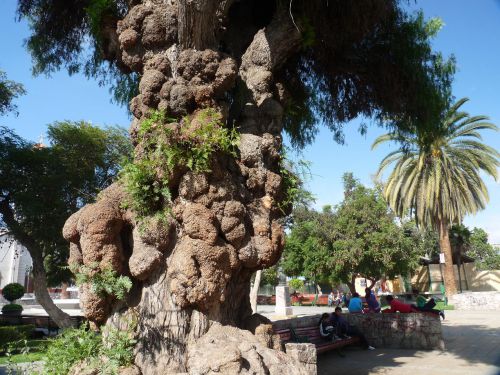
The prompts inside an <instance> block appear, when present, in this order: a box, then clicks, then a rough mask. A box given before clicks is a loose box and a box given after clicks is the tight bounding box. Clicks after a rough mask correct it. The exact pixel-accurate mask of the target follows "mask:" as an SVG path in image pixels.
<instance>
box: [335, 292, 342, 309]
mask: <svg viewBox="0 0 500 375" xmlns="http://www.w3.org/2000/svg"><path fill="white" fill-rule="evenodd" d="M343 298H344V292H342V294H341V293H340V290H337V299H336V302H335V304H336V305H337V306H340V304H341V303H342V301H343Z"/></svg>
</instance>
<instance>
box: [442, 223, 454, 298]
mask: <svg viewBox="0 0 500 375" xmlns="http://www.w3.org/2000/svg"><path fill="white" fill-rule="evenodd" d="M439 247H440V248H441V252H442V253H443V254H444V261H445V263H444V286H445V289H446V296H447V297H448V298H450V297H451V296H452V295H454V294H457V283H456V281H455V274H454V272H453V256H452V252H451V243H450V236H449V226H448V223H447V222H446V221H445V220H440V221H439Z"/></svg>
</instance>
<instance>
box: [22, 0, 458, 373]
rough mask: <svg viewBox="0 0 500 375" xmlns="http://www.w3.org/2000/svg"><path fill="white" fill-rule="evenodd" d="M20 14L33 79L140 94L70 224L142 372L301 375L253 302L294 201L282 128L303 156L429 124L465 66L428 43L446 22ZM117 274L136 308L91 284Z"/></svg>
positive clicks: (94, 316) (296, 10)
mask: <svg viewBox="0 0 500 375" xmlns="http://www.w3.org/2000/svg"><path fill="white" fill-rule="evenodd" d="M18 12H19V15H20V16H21V17H24V16H26V17H28V19H29V20H30V22H31V26H32V31H33V33H32V36H31V37H30V38H29V39H28V42H27V46H28V48H29V49H30V50H31V52H32V54H33V57H34V61H35V64H34V67H35V72H50V71H52V70H54V69H58V68H60V67H67V68H68V70H69V71H70V72H75V71H78V70H79V69H83V70H84V72H85V73H86V74H88V75H89V76H93V77H99V78H100V79H102V80H104V82H106V81H111V82H112V83H113V84H114V88H115V93H116V94H117V98H118V99H124V98H126V97H127V95H128V94H131V95H135V96H134V97H133V99H132V100H131V101H130V111H131V113H132V114H133V121H132V125H131V128H130V133H131V137H132V139H133V142H134V144H135V160H134V162H133V164H131V165H129V166H127V167H126V168H125V170H124V171H123V173H122V177H121V178H120V180H119V181H118V182H116V183H115V184H114V185H112V186H111V187H110V188H108V189H106V190H105V191H103V192H102V194H101V195H100V198H99V200H98V201H97V202H96V203H95V204H91V205H88V206H85V207H84V208H83V209H81V210H80V211H78V212H77V213H75V214H74V215H73V216H72V217H71V218H70V219H69V220H68V221H67V223H66V225H65V227H64V236H65V237H66V238H67V239H68V240H69V241H70V242H71V257H70V263H71V264H72V267H73V269H74V270H75V271H76V272H80V273H81V272H86V273H87V275H86V276H85V277H86V280H87V281H88V282H87V284H86V286H84V288H83V295H82V302H83V305H84V312H85V315H86V316H87V317H88V318H89V319H90V320H91V321H93V322H94V323H95V325H96V326H100V325H103V324H107V325H111V324H115V325H117V326H121V324H123V321H124V318H125V317H127V319H129V320H133V321H135V322H136V323H137V324H136V329H135V332H136V335H137V340H138V341H137V345H136V348H135V364H136V365H137V367H138V369H140V371H142V373H143V374H163V373H182V372H189V373H200V374H205V373H211V371H219V372H222V373H231V374H233V373H247V372H249V371H255V373H272V374H277V373H302V371H303V370H302V369H301V368H300V366H299V365H298V364H297V363H295V362H294V361H292V360H290V359H289V358H287V357H286V356H285V355H284V354H283V353H281V352H279V351H276V350H273V349H271V348H274V349H279V343H277V342H276V339H275V338H273V336H272V335H271V334H270V329H271V328H270V325H269V324H265V323H268V322H267V321H266V320H265V319H264V318H262V317H259V316H256V315H252V312H251V308H250V304H249V288H250V282H249V281H250V278H251V275H252V273H254V272H255V271H256V270H259V269H262V268H266V267H270V266H272V265H273V264H275V263H276V262H277V261H278V259H279V257H280V255H281V252H282V249H283V229H282V220H283V218H284V216H285V215H286V214H288V213H289V211H290V208H291V205H292V203H293V199H294V191H296V189H295V187H294V178H293V176H291V175H290V173H289V172H288V171H287V169H286V165H287V164H286V162H284V161H283V157H282V137H283V132H284V131H285V132H287V133H288V134H289V135H290V137H291V138H290V139H291V142H292V144H293V145H294V146H297V147H301V146H304V145H305V144H307V143H309V142H311V141H312V140H313V139H314V136H315V135H316V133H317V129H318V124H320V123H322V124H324V125H325V126H327V127H329V128H330V129H331V130H332V131H333V133H334V138H336V139H337V140H338V141H342V139H343V137H342V124H344V123H346V122H347V121H349V120H351V119H354V118H356V117H357V116H359V115H363V116H365V117H371V118H373V119H374V120H375V121H376V122H379V123H381V122H382V121H388V122H389V123H390V124H391V125H390V126H392V127H395V128H396V127H401V126H407V125H401V124H412V125H411V126H426V124H429V123H432V121H431V120H432V118H433V117H434V116H436V115H438V113H439V112H440V110H441V108H442V106H443V105H444V104H445V102H446V100H447V96H448V89H449V83H450V80H451V75H452V73H453V62H447V61H444V60H443V59H442V58H441V57H440V55H439V54H436V53H433V52H432V50H431V48H430V44H429V37H430V36H431V35H432V34H433V33H434V32H435V31H436V30H435V29H436V27H435V22H433V23H430V24H429V23H425V22H424V21H423V18H422V16H421V15H419V14H417V15H413V16H410V15H408V14H407V13H406V12H405V10H404V9H403V6H402V5H400V4H399V2H398V1H396V0H392V1H391V0H389V1H387V0H360V1H356V2H353V1H347V0H328V1H327V0H315V1H305V0H302V1H299V0H295V1H281V0H276V1H272V0H240V1H236V0H220V1H216V0H143V1H141V0H130V1H124V0H117V1H112V0H56V1H53V0H50V1H49V0H20V1H19V8H18ZM88 41H91V43H90V46H91V47H90V49H91V50H92V51H93V54H91V56H90V58H89V57H88V56H89V54H88V52H89V51H88V49H87V50H85V47H84V46H89V43H88ZM108 62H109V63H110V65H108ZM134 77H138V79H139V81H140V82H139V85H138V92H136V91H135V89H136V87H135V86H134V85H133V83H134ZM75 100H77V98H76V97H75ZM89 110H90V109H89ZM403 130H408V131H410V130H412V129H411V128H410V127H407V128H405V129H403ZM332 162H334V161H332ZM110 269H111V270H112V271H114V272H116V274H120V275H123V276H127V277H129V278H130V279H131V281H132V284H133V285H132V288H131V289H130V292H129V293H128V294H127V296H126V298H125V300H124V301H118V298H117V296H115V295H113V294H112V293H95V291H96V289H95V288H92V287H91V284H92V281H91V280H92V278H94V279H95V278H97V277H98V275H99V273H109V272H110ZM125 320H126V319H125ZM241 328H246V329H247V331H246V330H242V329H241ZM248 330H249V331H251V332H249V331H248ZM252 333H254V334H255V336H254V335H252Z"/></svg>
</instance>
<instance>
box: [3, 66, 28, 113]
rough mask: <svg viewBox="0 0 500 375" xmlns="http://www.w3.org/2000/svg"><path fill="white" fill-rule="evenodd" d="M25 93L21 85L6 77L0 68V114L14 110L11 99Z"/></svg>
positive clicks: (14, 106) (15, 108)
mask: <svg viewBox="0 0 500 375" xmlns="http://www.w3.org/2000/svg"><path fill="white" fill-rule="evenodd" d="M23 94H25V90H24V87H23V85H21V84H20V83H17V82H14V81H10V80H8V79H7V75H6V74H5V72H3V71H2V70H0V116H1V115H5V114H6V113H7V112H16V110H17V107H16V105H15V104H14V103H13V100H14V99H15V98H17V97H18V96H20V95H23Z"/></svg>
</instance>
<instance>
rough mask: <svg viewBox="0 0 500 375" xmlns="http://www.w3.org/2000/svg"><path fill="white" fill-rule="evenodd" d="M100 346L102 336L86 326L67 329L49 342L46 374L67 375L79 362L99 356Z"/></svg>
mask: <svg viewBox="0 0 500 375" xmlns="http://www.w3.org/2000/svg"><path fill="white" fill-rule="evenodd" d="M100 346H101V336H100V335H98V334H96V333H95V332H94V331H92V330H89V329H88V327H87V325H86V324H82V325H81V326H80V328H70V329H66V330H64V332H63V333H62V334H60V335H59V336H57V337H56V338H55V339H52V340H50V342H49V346H48V350H47V358H46V359H45V367H44V374H51V375H66V374H67V373H68V372H69V370H70V369H71V367H72V366H73V365H74V364H76V363H77V362H79V361H82V360H85V359H86V358H91V357H94V356H96V355H98V353H99V347H100Z"/></svg>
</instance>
